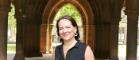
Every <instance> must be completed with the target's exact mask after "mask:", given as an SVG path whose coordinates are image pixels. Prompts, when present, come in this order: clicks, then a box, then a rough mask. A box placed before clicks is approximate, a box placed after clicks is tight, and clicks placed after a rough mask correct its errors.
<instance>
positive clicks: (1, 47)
mask: <svg viewBox="0 0 139 60" xmlns="http://www.w3.org/2000/svg"><path fill="white" fill-rule="evenodd" d="M9 7H10V0H0V59H2V60H7V31H8V30H7V28H8V12H9Z"/></svg>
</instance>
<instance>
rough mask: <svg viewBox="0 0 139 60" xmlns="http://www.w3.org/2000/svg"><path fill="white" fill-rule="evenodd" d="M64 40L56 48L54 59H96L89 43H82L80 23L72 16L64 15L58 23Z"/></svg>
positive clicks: (61, 38) (58, 32)
mask: <svg viewBox="0 0 139 60" xmlns="http://www.w3.org/2000/svg"><path fill="white" fill-rule="evenodd" d="M56 27H57V34H58V36H59V37H60V40H61V42H62V44H61V45H59V46H57V47H56V49H55V56H54V60H95V59H94V54H93V52H92V50H91V48H90V46H89V45H86V44H84V43H81V42H80V40H79V37H80V34H79V30H78V25H77V23H76V22H75V20H74V19H73V18H72V17H71V16H63V17H61V18H60V19H58V21H57V23H56Z"/></svg>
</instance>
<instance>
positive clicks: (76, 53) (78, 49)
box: [55, 41, 86, 60]
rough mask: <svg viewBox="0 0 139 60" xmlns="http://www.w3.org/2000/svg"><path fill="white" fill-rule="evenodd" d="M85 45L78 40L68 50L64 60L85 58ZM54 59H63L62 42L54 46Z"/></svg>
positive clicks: (83, 59)
mask: <svg viewBox="0 0 139 60" xmlns="http://www.w3.org/2000/svg"><path fill="white" fill-rule="evenodd" d="M85 50H86V45H85V44H83V43H81V42H80V41H78V42H77V43H76V44H75V46H74V47H72V48H71V49H69V50H68V52H67V55H66V60H85V57H84V56H85ZM55 60H64V53H63V44H62V45H59V46H57V47H56V50H55Z"/></svg>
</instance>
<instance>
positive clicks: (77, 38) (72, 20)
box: [56, 16, 80, 42]
mask: <svg viewBox="0 0 139 60" xmlns="http://www.w3.org/2000/svg"><path fill="white" fill-rule="evenodd" d="M62 19H67V20H69V21H70V22H71V24H72V25H73V26H74V27H76V29H77V31H76V34H77V36H75V39H76V40H77V41H78V40H79V38H80V34H79V29H78V26H77V23H76V21H75V20H74V19H73V18H72V17H71V16H63V17H60V18H59V19H58V21H57V23H56V28H57V35H58V36H59V26H58V23H59V21H60V20H62ZM60 41H61V42H63V40H62V39H60Z"/></svg>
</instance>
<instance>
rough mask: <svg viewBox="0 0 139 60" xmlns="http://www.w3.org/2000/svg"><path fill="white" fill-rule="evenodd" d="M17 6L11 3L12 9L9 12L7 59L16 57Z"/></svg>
mask: <svg viewBox="0 0 139 60" xmlns="http://www.w3.org/2000/svg"><path fill="white" fill-rule="evenodd" d="M14 15H15V7H14V5H13V4H11V11H10V12H9V14H8V34H7V35H8V37H7V60H11V59H13V58H14V55H15V53H16V19H15V17H14Z"/></svg>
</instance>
